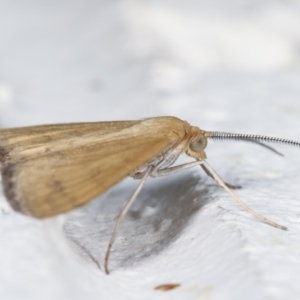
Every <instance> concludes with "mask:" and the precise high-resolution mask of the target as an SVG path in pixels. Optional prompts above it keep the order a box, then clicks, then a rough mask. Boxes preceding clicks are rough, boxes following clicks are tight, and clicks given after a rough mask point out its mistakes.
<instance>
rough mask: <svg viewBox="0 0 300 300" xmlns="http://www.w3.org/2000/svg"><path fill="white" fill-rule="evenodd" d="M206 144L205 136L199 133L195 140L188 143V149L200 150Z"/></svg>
mask: <svg viewBox="0 0 300 300" xmlns="http://www.w3.org/2000/svg"><path fill="white" fill-rule="evenodd" d="M206 146H207V138H206V137H205V136H204V135H200V136H199V137H198V138H197V139H196V140H195V141H193V142H192V143H191V144H190V149H191V150H192V151H194V152H201V151H203V150H204V149H205V147H206Z"/></svg>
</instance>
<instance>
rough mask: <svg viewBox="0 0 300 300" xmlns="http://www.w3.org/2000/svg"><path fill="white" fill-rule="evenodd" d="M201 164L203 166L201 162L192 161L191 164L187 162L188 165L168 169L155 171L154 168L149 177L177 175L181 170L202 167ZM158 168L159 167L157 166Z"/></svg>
mask: <svg viewBox="0 0 300 300" xmlns="http://www.w3.org/2000/svg"><path fill="white" fill-rule="evenodd" d="M202 164H203V161H202V160H198V161H192V162H189V163H185V164H182V165H178V166H175V167H170V168H165V169H157V168H156V169H153V171H152V172H151V173H150V176H151V177H160V176H166V175H170V174H174V173H177V172H179V171H181V170H184V169H189V168H192V167H195V166H199V165H202ZM158 167H159V165H158Z"/></svg>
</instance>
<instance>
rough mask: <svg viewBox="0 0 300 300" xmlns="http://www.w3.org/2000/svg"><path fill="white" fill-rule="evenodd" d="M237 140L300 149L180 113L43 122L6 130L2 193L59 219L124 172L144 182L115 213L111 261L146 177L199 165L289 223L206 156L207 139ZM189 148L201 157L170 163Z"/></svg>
mask: <svg viewBox="0 0 300 300" xmlns="http://www.w3.org/2000/svg"><path fill="white" fill-rule="evenodd" d="M209 139H212V140H214V139H215V140H230V139H231V140H237V141H246V142H253V143H257V144H259V145H261V146H264V147H266V148H268V149H270V150H272V151H274V152H276V153H278V152H277V151H276V150H275V149H273V148H271V147H270V146H268V145H266V144H265V142H274V143H282V144H288V145H296V146H300V143H299V142H296V141H291V140H286V139H280V138H274V137H266V136H260V135H247V134H234V133H226V132H213V131H206V130H202V129H200V128H198V127H195V126H191V125H190V124H189V123H188V122H186V121H183V120H180V119H178V118H176V117H171V116H164V117H154V118H147V119H142V120H136V121H113V122H93V123H71V124H54V125H41V126H32V127H23V128H12V129H2V130H0V163H1V174H2V185H3V190H4V194H5V196H6V198H7V200H8V202H9V203H10V205H11V207H12V208H13V209H14V210H16V211H18V212H21V213H23V214H26V215H30V216H32V217H35V218H47V217H51V216H55V215H58V214H61V213H64V212H67V211H70V210H72V209H74V208H76V207H79V206H81V205H84V204H85V203H87V202H89V201H90V200H92V199H93V198H95V197H96V196H98V195H100V194H101V193H103V192H105V191H106V190H108V189H109V188H110V187H112V186H113V185H115V184H117V183H118V182H119V181H120V180H122V179H123V178H124V177H126V176H131V177H133V178H137V179H140V183H139V185H138V187H137V189H136V190H135V192H134V193H133V195H132V197H131V198H130V199H129V201H128V202H127V204H126V205H125V206H124V208H123V209H122V210H121V212H120V213H119V214H118V216H117V217H116V219H115V220H116V223H115V228H114V230H113V233H112V236H111V239H110V241H109V243H108V248H107V251H106V255H105V262H104V269H105V271H106V273H109V269H108V261H109V255H110V250H111V247H112V245H113V243H114V241H115V238H116V235H117V232H118V228H119V226H120V223H121V222H122V220H123V219H124V217H125V215H126V213H127V212H128V210H129V208H130V207H131V205H132V204H133V202H134V200H135V199H136V198H137V196H138V194H139V192H140V191H141V189H142V187H143V185H144V184H145V181H146V179H147V178H148V177H149V176H150V177H159V176H164V175H169V174H172V173H175V172H178V171H180V170H183V169H187V168H191V167H194V166H201V167H202V168H203V169H204V171H205V172H206V173H207V174H208V175H209V176H211V177H212V178H213V179H214V180H215V181H216V182H217V183H218V184H219V185H220V186H221V187H223V188H224V189H225V190H226V191H227V192H228V193H229V194H230V195H231V196H232V197H233V198H234V199H235V200H236V201H237V202H238V203H239V204H240V205H241V206H242V207H243V208H244V209H245V210H247V211H248V212H249V213H251V214H253V215H254V216H255V217H257V218H258V219H260V220H262V221H263V222H266V223H268V224H269V225H271V226H274V227H277V228H280V229H283V230H286V227H284V226H281V225H279V224H276V223H275V222H273V221H271V220H268V219H266V218H265V217H263V216H262V215H260V214H259V213H257V212H255V211H253V210H251V209H250V208H249V207H248V206H247V205H246V204H245V203H244V202H242V201H241V200H240V199H239V198H238V197H237V196H236V195H235V194H234V192H233V191H232V189H233V188H236V187H235V186H231V185H229V184H226V183H225V182H224V181H223V180H222V179H221V178H220V177H219V176H218V174H217V173H216V172H215V171H214V170H213V169H212V168H211V167H210V165H209V164H208V163H207V161H206V154H205V148H206V145H207V141H208V140H209ZM182 153H186V154H187V155H188V156H190V157H192V158H194V159H195V161H192V162H189V163H185V164H182V165H177V166H172V165H173V163H174V162H175V161H176V159H177V158H178V156H179V155H180V154H182Z"/></svg>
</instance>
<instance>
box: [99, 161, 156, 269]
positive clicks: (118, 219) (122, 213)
mask: <svg viewBox="0 0 300 300" xmlns="http://www.w3.org/2000/svg"><path fill="white" fill-rule="evenodd" d="M152 169H153V167H150V168H149V169H148V170H147V171H146V172H145V173H144V176H143V178H142V179H141V181H140V183H139V185H138V187H137V189H136V190H135V192H134V193H133V195H132V196H131V198H130V199H129V201H128V202H127V203H126V204H125V206H124V207H123V208H122V210H121V211H120V213H119V214H118V216H117V217H116V219H115V221H116V224H115V228H114V230H113V233H112V235H111V237H110V240H109V243H108V247H107V250H106V253H105V259H104V270H105V273H106V274H109V270H108V260H109V255H110V250H111V247H112V245H113V243H114V241H115V239H116V237H117V233H118V229H119V227H120V224H121V222H122V221H123V220H124V218H125V216H126V214H127V212H128V210H129V208H130V207H131V205H132V204H133V202H134V200H135V199H136V197H137V195H138V194H139V192H140V191H141V189H142V188H143V185H144V184H145V182H146V179H147V177H148V176H149V174H150V172H151V171H152Z"/></svg>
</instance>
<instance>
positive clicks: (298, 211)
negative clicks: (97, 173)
mask: <svg viewBox="0 0 300 300" xmlns="http://www.w3.org/2000/svg"><path fill="white" fill-rule="evenodd" d="M299 17H300V7H299V3H298V2H297V1H289V2H284V3H283V2H281V1H267V0H264V1H253V0H251V1H243V3H242V4H241V3H240V2H239V1H233V0H232V1H230V0H226V1H224V0H222V1H221V0H219V1H217V0H215V1H208V0H202V1H192V0H189V1H187V0H185V1H183V0H181V1H179V0H177V1H172V2H171V1H161V0H160V1H151V2H150V1H146V0H142V1H137V0H135V1H133V0H129V1H101V3H100V2H97V1H92V0H89V1H83V0H78V1H66V0H65V1H51V2H48V3H46V2H44V3H43V2H41V1H20V0H12V1H6V2H4V1H2V2H1V3H0V45H1V46H0V124H1V126H2V127H9V126H24V125H28V124H38V123H55V122H70V121H91V120H95V121H96V120H116V119H136V118H142V117H148V116H156V115H175V116H178V117H180V118H182V119H186V120H188V121H189V122H190V123H192V124H193V125H198V126H200V127H202V128H204V129H207V130H221V131H229V132H230V131H231V132H241V133H257V134H267V135H273V136H279V137H285V138H291V139H295V140H299V141H300V132H299V120H300V103H299V96H300V84H299V83H300V72H299V66H300V65H299V56H300V55H299V42H300V30H299V28H300V24H299V23H300V21H299V20H300V18H299ZM277 148H280V149H279V150H280V151H282V152H284V154H285V158H281V157H279V156H276V155H273V154H272V153H270V152H268V151H266V150H265V149H263V148H259V147H258V146H256V145H249V144H242V143H224V142H223V143H217V142H211V143H210V144H209V146H208V149H207V153H208V157H209V159H208V161H209V163H210V164H211V165H212V166H213V167H214V169H215V170H216V171H217V172H218V173H219V174H220V175H221V176H222V178H223V179H224V180H226V181H227V182H230V183H233V184H240V185H242V186H243V189H241V190H239V191H237V194H238V195H239V196H240V197H241V198H242V199H243V200H244V201H245V202H246V203H247V204H248V205H249V206H250V207H251V208H253V209H255V210H256V211H258V212H260V213H261V214H263V215H265V216H266V217H268V218H270V219H272V220H274V221H276V222H278V223H280V224H282V225H285V226H287V227H288V228H289V231H287V232H284V231H280V230H278V229H274V228H272V227H270V226H268V225H265V224H263V223H261V222H259V221H257V220H256V219H254V218H253V217H252V216H251V215H249V214H248V213H246V212H244V211H243V209H242V208H241V207H239V206H238V205H237V204H235V203H234V201H233V200H232V199H231V198H230V197H229V196H227V195H226V194H225V192H224V191H222V190H221V189H219V188H218V187H217V186H216V185H215V184H214V183H213V182H212V180H210V179H209V178H206V176H205V175H204V174H203V173H202V172H201V169H200V168H199V170H198V168H196V169H194V170H189V171H184V172H182V173H181V174H178V175H174V176H170V177H168V178H158V179H152V180H149V182H147V184H146V186H145V188H144V190H143V192H142V193H141V195H140V196H139V198H138V200H137V202H136V203H135V205H134V206H133V208H132V210H131V211H130V213H129V215H128V216H127V218H126V220H125V222H124V224H123V225H122V229H121V231H120V233H119V236H118V239H117V243H116V244H115V246H114V249H113V252H112V256H111V264H110V266H111V269H112V271H113V272H112V273H111V275H110V276H106V275H105V274H103V272H102V271H100V270H99V269H98V267H97V264H96V263H95V262H98V263H100V264H102V263H103V256H104V253H105V249H106V246H107V242H108V240H109V237H110V233H111V230H112V227H113V218H114V216H115V215H116V214H117V213H118V211H119V210H120V208H121V207H122V205H123V204H124V203H125V202H126V200H127V199H128V198H129V197H130V195H131V193H132V192H133V190H134V188H135V186H136V185H137V182H136V181H134V180H131V179H126V180H124V181H123V182H122V183H120V184H119V185H118V186H116V187H114V188H113V189H111V190H110V191H108V192H107V193H106V194H105V195H102V196H101V197H99V198H97V199H96V200H95V201H93V202H91V203H90V204H89V205H87V206H86V207H84V208H82V209H80V210H77V211H74V212H71V213H70V214H68V215H66V216H61V217H58V218H53V219H51V220H45V221H39V220H33V219H31V218H27V217H25V216H22V215H19V214H17V213H15V212H13V211H11V210H10V208H9V206H8V205H7V203H6V202H5V200H4V197H3V196H2V194H1V199H0V200H1V210H0V212H1V216H0V238H1V247H0V299H5V300H6V299H8V300H17V299H46V300H47V299H49V300H50V299H51V300H52V299H57V300H65V299H91V300H92V299H153V298H155V299H171V298H172V299H216V300H219V299H220V300H226V299H230V300H234V299H299V297H300V287H299V281H300V275H299V274H300V254H299V249H300V234H299V233H300V224H299V223H300V197H299V194H300V185H299V179H300V178H299V177H300V175H299V174H300V158H299V157H300V156H299V153H300V149H293V148H286V147H277ZM183 160H184V159H183ZM164 283H180V284H181V286H180V287H179V288H177V289H174V290H173V291H170V292H162V291H155V290H154V287H155V286H157V285H160V284H164Z"/></svg>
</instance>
